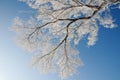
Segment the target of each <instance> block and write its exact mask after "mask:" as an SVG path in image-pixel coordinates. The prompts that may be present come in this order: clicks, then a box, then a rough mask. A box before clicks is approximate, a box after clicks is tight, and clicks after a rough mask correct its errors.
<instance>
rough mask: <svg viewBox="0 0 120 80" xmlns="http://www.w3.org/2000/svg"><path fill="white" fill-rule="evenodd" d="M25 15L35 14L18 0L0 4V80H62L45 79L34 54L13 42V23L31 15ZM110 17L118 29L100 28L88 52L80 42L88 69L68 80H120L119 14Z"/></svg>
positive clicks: (1, 0)
mask: <svg viewBox="0 0 120 80" xmlns="http://www.w3.org/2000/svg"><path fill="white" fill-rule="evenodd" d="M26 11H28V12H32V11H33V12H34V10H32V9H30V8H29V7H28V6H27V5H26V4H24V3H21V2H18V1H17V0H0V80H60V79H59V77H58V75H56V74H47V75H43V74H40V72H39V71H37V70H36V69H33V68H32V67H31V66H30V63H31V57H32V56H31V54H29V53H27V52H26V51H24V50H23V49H21V48H20V47H18V46H17V45H16V43H15V41H14V36H15V33H14V32H12V31H10V30H9V28H10V27H11V26H12V20H13V19H14V18H15V17H16V16H21V17H23V18H27V17H29V16H30V15H31V13H26ZM21 12H24V13H21ZM111 13H112V16H113V18H114V19H115V20H116V21H115V23H116V24H117V25H118V27H117V28H114V29H105V28H103V27H101V28H100V31H99V34H98V41H97V44H96V45H95V46H92V47H89V48H88V47H87V46H86V40H83V41H82V42H80V44H79V45H78V46H77V48H78V49H79V50H80V57H81V58H82V60H83V62H84V64H85V65H84V66H83V67H81V68H80V69H79V71H80V74H78V75H75V76H73V77H71V78H70V79H69V80H120V15H119V14H120V10H118V9H112V12H111Z"/></svg>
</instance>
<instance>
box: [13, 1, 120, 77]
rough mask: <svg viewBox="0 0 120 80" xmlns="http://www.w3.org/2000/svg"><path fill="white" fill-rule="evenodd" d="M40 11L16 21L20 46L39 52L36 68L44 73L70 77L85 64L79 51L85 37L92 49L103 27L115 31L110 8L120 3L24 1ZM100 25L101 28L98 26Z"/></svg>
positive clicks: (35, 63) (34, 62)
mask: <svg viewBox="0 0 120 80" xmlns="http://www.w3.org/2000/svg"><path fill="white" fill-rule="evenodd" d="M20 1H22V2H25V3H27V4H28V5H29V6H30V7H31V8H33V9H36V10H37V11H38V13H37V14H38V15H37V16H36V17H34V18H30V19H29V20H28V21H23V20H21V19H20V18H19V17H17V18H15V20H14V25H13V27H12V29H13V30H14V31H16V33H17V36H18V43H19V45H20V46H22V47H23V48H25V49H27V50H28V51H31V52H33V53H35V55H36V56H35V57H34V58H33V65H35V66H37V67H38V68H40V70H41V72H45V73H47V72H55V70H57V71H59V73H60V76H61V78H67V77H69V76H71V75H72V74H75V73H76V72H77V68H78V67H80V66H81V65H83V63H82V61H81V59H80V58H79V51H78V50H77V49H76V48H75V45H77V44H78V43H79V42H80V40H81V39H83V38H84V36H85V35H88V42H87V44H88V46H92V45H94V44H95V43H96V41H97V34H98V30H99V27H100V26H99V25H101V26H104V27H105V28H114V27H115V25H114V24H113V20H112V17H111V15H110V12H109V11H110V10H109V7H110V6H111V5H112V4H116V3H119V2H120V0H20ZM98 24H99V25H98Z"/></svg>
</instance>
